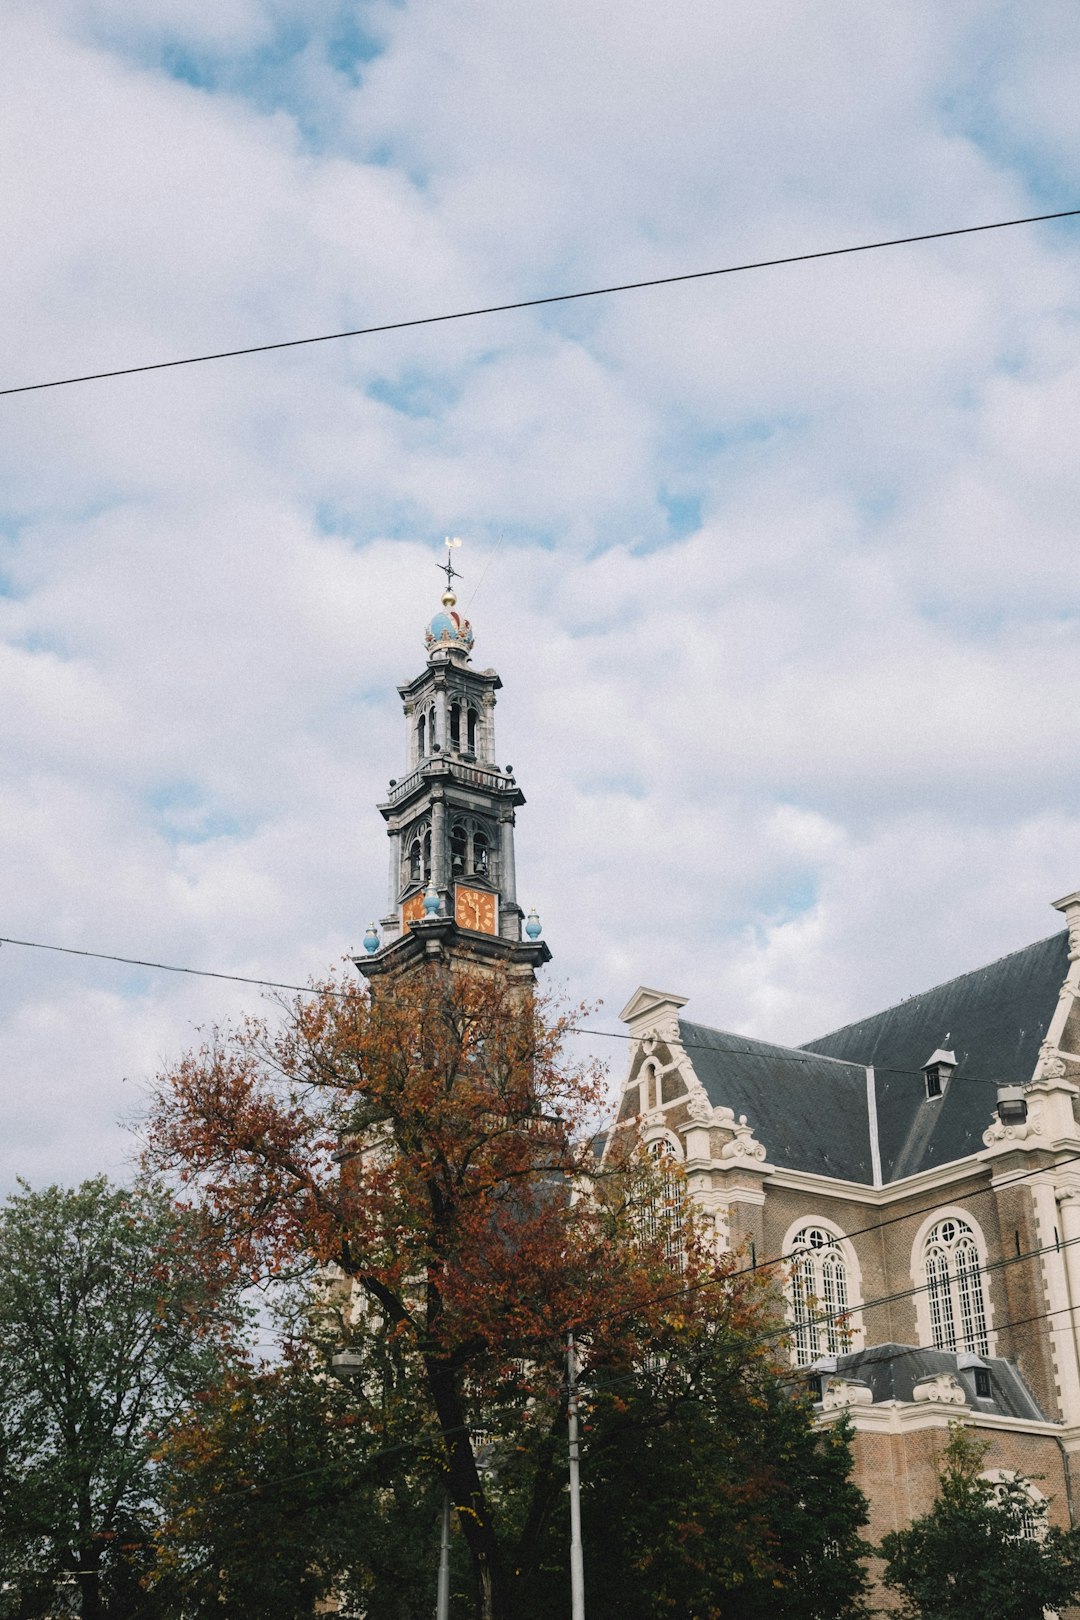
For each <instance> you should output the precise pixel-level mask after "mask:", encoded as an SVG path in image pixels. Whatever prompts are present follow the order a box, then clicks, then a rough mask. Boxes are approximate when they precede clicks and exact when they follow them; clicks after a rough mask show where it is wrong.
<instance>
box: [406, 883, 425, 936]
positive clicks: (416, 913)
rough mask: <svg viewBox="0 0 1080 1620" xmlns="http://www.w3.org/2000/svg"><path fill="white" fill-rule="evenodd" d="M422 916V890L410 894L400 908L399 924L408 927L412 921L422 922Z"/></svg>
mask: <svg viewBox="0 0 1080 1620" xmlns="http://www.w3.org/2000/svg"><path fill="white" fill-rule="evenodd" d="M423 916H424V891H423V889H421V890H420V891H419V892H418V893H417V894H410V896H409V898H408V899H407V900H406V902H405V904H404V905H403V906H402V908H401V926H402V928H410V927H411V926H412V924H413V923H414V922H422V921H423Z"/></svg>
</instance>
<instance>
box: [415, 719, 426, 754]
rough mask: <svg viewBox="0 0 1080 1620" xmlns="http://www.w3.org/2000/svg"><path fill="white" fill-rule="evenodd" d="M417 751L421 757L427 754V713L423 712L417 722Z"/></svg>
mask: <svg viewBox="0 0 1080 1620" xmlns="http://www.w3.org/2000/svg"><path fill="white" fill-rule="evenodd" d="M416 751H417V754H418V755H419V756H420V758H421V759H423V758H424V756H425V755H426V754H427V715H426V714H422V715H421V716H420V718H419V720H418V721H417V722H416Z"/></svg>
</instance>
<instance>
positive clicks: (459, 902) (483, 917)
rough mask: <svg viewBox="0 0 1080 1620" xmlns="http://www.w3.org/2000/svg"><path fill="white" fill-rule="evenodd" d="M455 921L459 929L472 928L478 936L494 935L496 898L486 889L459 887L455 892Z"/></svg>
mask: <svg viewBox="0 0 1080 1620" xmlns="http://www.w3.org/2000/svg"><path fill="white" fill-rule="evenodd" d="M454 919H455V921H456V922H457V924H458V927H459V928H471V929H473V930H474V931H475V932H476V933H478V934H494V933H495V932H496V918H495V896H494V895H493V894H489V893H488V892H487V890H486V889H465V888H462V887H461V886H460V885H459V886H458V888H457V889H456V890H455V892H454Z"/></svg>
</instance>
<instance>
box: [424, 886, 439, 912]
mask: <svg viewBox="0 0 1080 1620" xmlns="http://www.w3.org/2000/svg"><path fill="white" fill-rule="evenodd" d="M439 905H440V902H439V894H438V890H437V889H436V887H435V885H434V883H429V884H428V886H427V888H426V889H425V891H424V916H425V918H426V917H437V916H438V915H439Z"/></svg>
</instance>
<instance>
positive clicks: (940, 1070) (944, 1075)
mask: <svg viewBox="0 0 1080 1620" xmlns="http://www.w3.org/2000/svg"><path fill="white" fill-rule="evenodd" d="M955 1068H956V1053H955V1052H946V1051H944V1050H943V1049H942V1048H941V1047H940V1046H939V1047H938V1049H937V1051H936V1052H934V1053H933V1055H932V1056H931V1057H929V1058H927V1060H926V1062H925V1063H924V1064H923V1078H924V1080H925V1081H926V1095H927V1098H928V1099H929V1100H930V1101H933V1099H934V1098H935V1097H944V1095H945V1087H946V1086H947V1085H948V1083H949V1078H950V1076H951V1075H952V1072H953V1070H954V1069H955Z"/></svg>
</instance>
